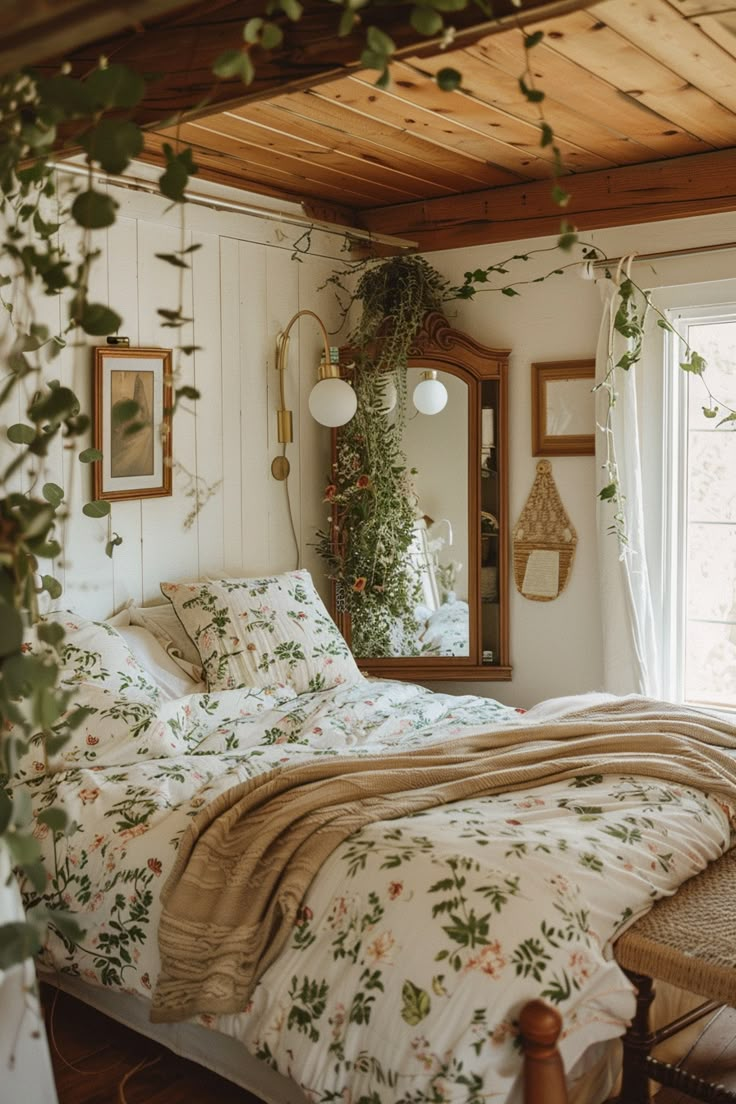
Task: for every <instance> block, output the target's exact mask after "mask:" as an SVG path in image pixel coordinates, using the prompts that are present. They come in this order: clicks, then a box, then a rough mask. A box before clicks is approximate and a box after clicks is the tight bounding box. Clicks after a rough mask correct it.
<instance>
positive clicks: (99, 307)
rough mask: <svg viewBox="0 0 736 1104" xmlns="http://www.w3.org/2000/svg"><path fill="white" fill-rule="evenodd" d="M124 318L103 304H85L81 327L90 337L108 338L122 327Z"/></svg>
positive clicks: (80, 321)
mask: <svg viewBox="0 0 736 1104" xmlns="http://www.w3.org/2000/svg"><path fill="white" fill-rule="evenodd" d="M122 322H123V320H122V318H121V317H120V315H119V314H117V313H116V312H115V311H114V310H110V308H109V307H106V306H104V304H102V303H85V304H84V309H83V311H82V315H81V317H80V319H79V325H80V326H81V327H82V329H83V330H84V332H85V333H86V334H89V335H90V337H106V336H107V335H108V334H111V333H115V331H116V330H119V329H120V327H121V325H122Z"/></svg>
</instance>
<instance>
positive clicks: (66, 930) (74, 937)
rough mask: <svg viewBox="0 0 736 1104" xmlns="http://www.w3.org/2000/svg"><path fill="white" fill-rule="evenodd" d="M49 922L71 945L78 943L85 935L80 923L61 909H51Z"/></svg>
mask: <svg viewBox="0 0 736 1104" xmlns="http://www.w3.org/2000/svg"><path fill="white" fill-rule="evenodd" d="M48 922H49V924H51V926H52V927H54V928H56V929H57V931H58V932H59V934H60V935H61V936H62V937H63V938H64V939H66V940H68V941H69V942H70V943H78V942H79V941H80V939H81V938H82V936H83V935H84V928H82V927H80V925H79V922H78V921H77V920H76V919H75V918H74V917H73V916H72V915H71V914H70V913H68V912H62V910H61V909H49V913H48Z"/></svg>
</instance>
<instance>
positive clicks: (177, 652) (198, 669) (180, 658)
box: [127, 602, 204, 682]
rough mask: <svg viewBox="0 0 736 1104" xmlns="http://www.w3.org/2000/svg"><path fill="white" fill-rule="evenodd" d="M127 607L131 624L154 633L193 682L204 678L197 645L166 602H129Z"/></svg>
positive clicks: (152, 634)
mask: <svg viewBox="0 0 736 1104" xmlns="http://www.w3.org/2000/svg"><path fill="white" fill-rule="evenodd" d="M127 609H128V614H129V617H130V624H131V625H138V626H139V627H140V628H142V629H147V630H148V632H149V633H150V634H151V636H155V637H156V640H158V642H159V644H160V645H161V647H162V648H163V649H164V651H165V652H166V653H167V655H169V656H170V657H171V659H173V661H174V663H176V665H177V666H178V667H180V668H181V669H182V671H183V672H184V674H185V675H187V677H188V678H191V679H194V681H195V682H201V681H202V680H203V678H204V674H203V672H202V660H201V659H200V658H199V652H198V651H197V647H196V645H195V643H194V641H193V640H192V639H191V637H190V636H189V634H188V633H187V632H186V630H185V628H184V626H183V625H182V623H181V621H180V620H179V618H178V617H177V615H176V611H175V609H174V608H173V606H171V604H170V603H169V602H162V603H160V604H159V605H157V606H134V605H132V604H131V605H129V606H128V607H127Z"/></svg>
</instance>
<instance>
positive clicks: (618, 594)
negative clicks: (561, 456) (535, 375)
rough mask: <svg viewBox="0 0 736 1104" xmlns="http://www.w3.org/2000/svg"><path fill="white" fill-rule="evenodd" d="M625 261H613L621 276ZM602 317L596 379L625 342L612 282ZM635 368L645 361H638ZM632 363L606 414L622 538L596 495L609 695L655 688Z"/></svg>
mask: <svg viewBox="0 0 736 1104" xmlns="http://www.w3.org/2000/svg"><path fill="white" fill-rule="evenodd" d="M625 267H626V266H625V263H624V264H623V265H620V266H619V270H618V273H617V274H616V279H620V278H621V273H622V270H625ZM599 288H600V292H601V298H602V300H603V317H602V319H601V328H600V333H599V337H598V349H597V353H596V382H597V383H600V382H601V380H603V379H604V378H605V376H606V374H607V372H608V370H609V365H610V364H611V363H614V364H615V363H616V361H617V360H618V359H619V357H620V356H621V355H622V353H623V352H624V351H625V350H626V344H627V343H626V340H625V339H624V338H623V337H622V336H621V335H620V334H618V333H616V332H615V330H614V328H613V320H614V317H615V313H616V309H617V306H618V299H617V295H616V289H617V283H616V282H615V281H614V280H613V279H604V278H601V279H600V280H599ZM638 367H639V368H640V369H641V368H643V369H644V370H646V365H645V364H644V363H643V362H640V364H639V366H638ZM636 371H637V367H634V368H631V369H630V370H629V371H628V372H625V371H622V370H620V369H618V370H617V371H616V377H617V378H616V392H617V398H616V403H615V406H614V408H613V410H612V414H611V422H610V428H611V432H612V437H613V444H612V447H613V449H614V456H615V463H616V466H617V468H618V478H619V485H620V487H621V491H622V494H623V497H624V502H623V511H624V517H625V522H624V525H625V532H626V538H627V539H626V542H625V543H622V542H619V540H617V538H616V535H615V534H612V533H611V532H610V531H609V529H610V526H611V522H612V512H613V508H612V506H611V504H610V503H609V502H601V501H600V500H599V501H598V508H597V534H598V568H599V575H600V596H601V615H602V623H603V674H604V685H603V687H602V689H604V690H607V691H609V692H610V693H615V694H631V693H638V694H647V695H651V696H652V697H660V696H661V694H662V687H661V679H660V666H659V661H658V648H657V638H656V632H655V625H654V616H653V606H652V594H651V583H650V576H649V570H648V565H647V553H646V542H645V536H644V504H643V496H642V468H641V450H640V436H639V435H640V431H641V429H640V424H639V417H638V409H637V408H638V403H637V391H636ZM607 406H608V401H607V393H606V391H605V390H603V389H600V390H598V391H597V392H596V423H597V429H596V462H597V466H598V471H599V473H603V472H605V463H606V436H607V434H606V430H605V425H606V412H607Z"/></svg>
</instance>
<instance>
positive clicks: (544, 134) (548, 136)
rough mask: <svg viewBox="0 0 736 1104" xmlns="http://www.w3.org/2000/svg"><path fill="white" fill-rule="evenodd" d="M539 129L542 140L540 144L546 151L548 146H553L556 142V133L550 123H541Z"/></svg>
mask: <svg viewBox="0 0 736 1104" xmlns="http://www.w3.org/2000/svg"><path fill="white" fill-rule="evenodd" d="M539 129H540V131H541V138H540V139H539V144H540V146H541V147H542V149H544V148H545V147H546V146H551V145H552V143H553V142H554V140H555V135H554V131H553V130H552V127H551V126H550V125H549V123H540V126H539Z"/></svg>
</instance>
